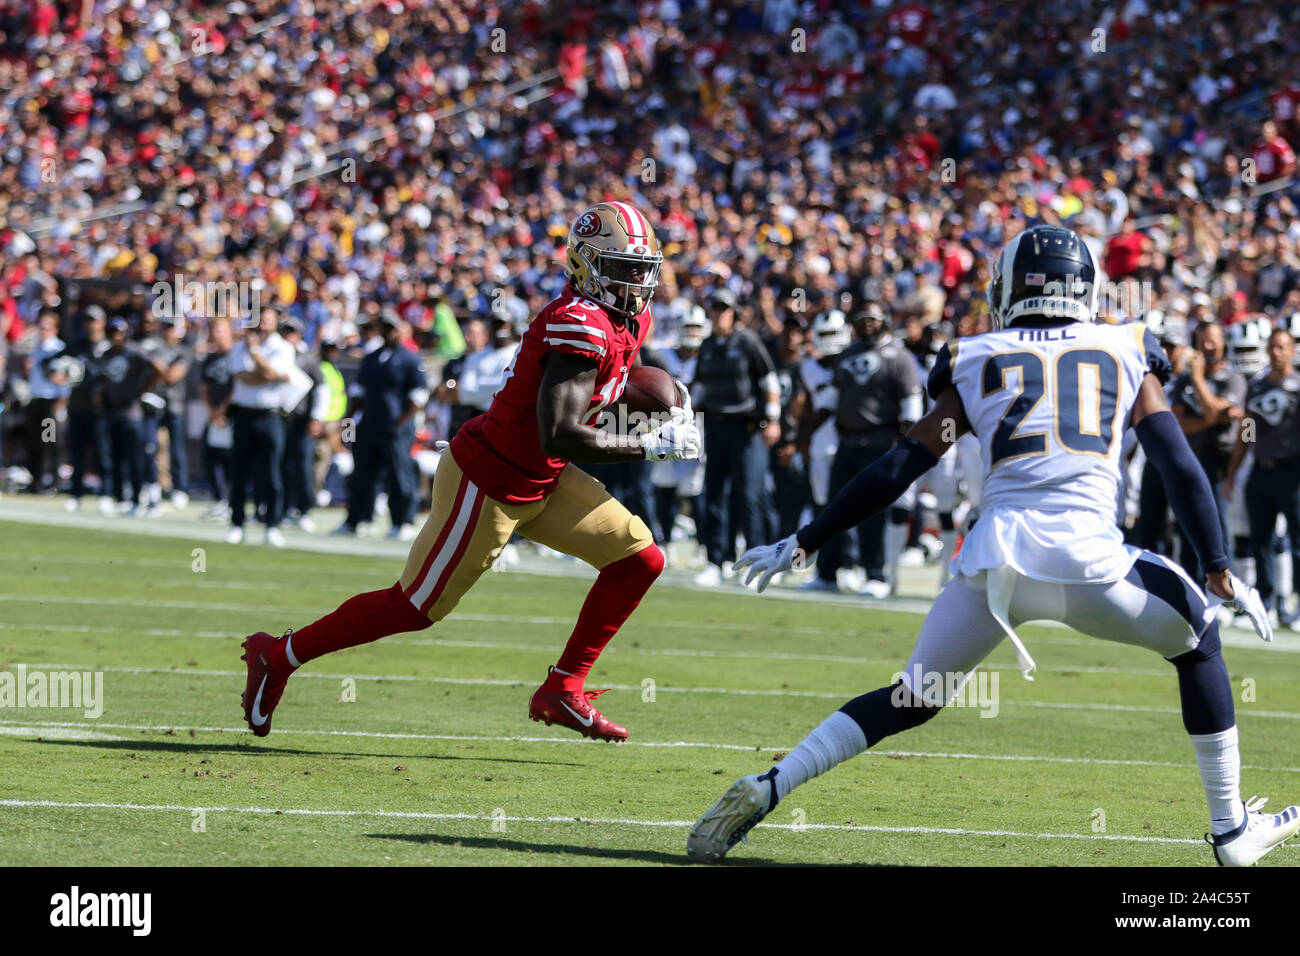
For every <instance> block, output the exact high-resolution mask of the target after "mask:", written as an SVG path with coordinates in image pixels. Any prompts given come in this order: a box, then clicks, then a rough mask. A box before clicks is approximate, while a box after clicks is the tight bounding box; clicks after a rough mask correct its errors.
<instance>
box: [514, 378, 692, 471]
mask: <svg viewBox="0 0 1300 956" xmlns="http://www.w3.org/2000/svg"><path fill="white" fill-rule="evenodd" d="M597 372H598V369H597V367H596V364H595V363H594V362H591V361H589V360H587V359H585V358H583V357H582V356H579V355H570V354H569V353H567V352H551V353H549V354H548V355H547V357H546V372H545V374H544V375H543V376H542V384H541V387H540V389H539V390H538V395H537V428H538V437H539V439H540V441H541V446H542V451H544V452H545V453H546V454H547V455H549V456H550V457H551V458H562V459H564V460H565V461H571V462H575V463H578V464H583V463H592V464H602V463H604V464H613V463H615V462H620V461H636V460H637V459H640V458H648V459H650V460H652V461H665V460H667V459H670V458H698V457H699V456H700V434H699V431H698V430H697V429H696V427H695V423H694V422H693V421H688V413H687V412H686V411H684V410H682V409H674V410H673V414H672V417H671V420H670V421H669V422H667V423H666V424H663V425H660V426H659V427H658V428H655V429H653V430H652V431H650V432H648V433H646V434H642V435H621V434H618V433H617V432H614V431H610V430H607V429H605V430H602V429H596V428H592V427H591V426H589V425H585V424H583V422H584V420H585V419H586V418H587V416H588V414H589V412H590V409H591V396H592V394H593V393H594V392H595V386H596V375H597Z"/></svg>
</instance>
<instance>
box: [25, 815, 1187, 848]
mask: <svg viewBox="0 0 1300 956" xmlns="http://www.w3.org/2000/svg"><path fill="white" fill-rule="evenodd" d="M0 807H15V808H36V809H61V810H145V811H151V810H152V811H163V812H167V813H173V812H183V813H193V812H194V811H195V810H202V811H204V812H205V813H245V814H255V815H259V816H303V817H379V818H381V819H396V820H492V819H494V818H493V817H492V816H490V815H488V814H485V813H433V812H428V811H418V810H310V809H298V808H288V809H284V808H276V807H194V806H184V805H181V804H148V803H73V802H63V801H59V800H0ZM495 819H497V820H500V819H505V820H506V821H507V822H510V823H590V824H598V825H601V826H629V827H671V828H673V829H677V828H686V827H690V826H692V825H693V824H694V823H695V821H694V820H625V819H618V818H614V819H610V818H606V817H578V816H574V817H504V818H502V817H496V818H495ZM763 826H764V827H766V828H768V829H771V830H799V831H803V830H829V831H837V832H843V833H905V834H916V835H921V836H928V835H935V836H974V837H1019V838H1021V839H1027V840H1098V841H1109V842H1112V843H1169V844H1177V845H1180V846H1185V845H1191V846H1195V845H1196V844H1199V843H1201V842H1203V841H1201V840H1191V839H1184V838H1178V837H1155V836H1124V835H1121V834H1117V833H1114V834H1113V833H1021V832H1019V831H1016V830H965V829H959V828H957V827H879V826H865V825H857V824H851V823H807V824H796V823H765V824H763ZM682 859H686V855H685V854H682Z"/></svg>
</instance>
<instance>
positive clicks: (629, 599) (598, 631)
mask: <svg viewBox="0 0 1300 956" xmlns="http://www.w3.org/2000/svg"><path fill="white" fill-rule="evenodd" d="M663 569H664V555H663V552H662V551H660V550H659V549H658V548H657V547H656V546H655V545H653V544H651V545H648V546H647V547H644V548H642V549H641V550H640V551H638V552H637V553H636V554H634V555H631V556H630V557H626V558H623V559H621V560H619V561H615V562H614V563H613V564H607V565H606V566H605V567H603V568H601V571H600V574H599V575H597V577H596V583H595V584H593V585H592V586H591V590H590V591H588V592H587V599H586V600H585V601H584V602H583V604H582V610H581V611H580V612H579V613H578V622H577V624H575V625H574V628H573V634H571V635H570V636H569V641H568V643H567V644H565V645H564V653H563V654H561V655H560V659H559V661H557V662H556V664H555V668H554V669H553V670H552V671H551V673H550V674H549V675H548V676H547V678H546V683H545V685H543V686H544V687H545V688H546V689H547V690H572V691H580V690H582V688H583V687H584V686H585V684H586V681H587V674H589V673H590V672H591V666H592V665H593V664H595V663H596V658H598V657H599V656H600V652H601V651H603V650H604V649H605V645H606V644H608V643H609V642H610V640H611V639H612V638H613V637H614V635H615V634H617V633H618V629H619V628H620V627H622V626H623V622H624V621H626V620H627V619H628V617H630V616H631V614H632V612H633V611H635V610H636V607H637V605H638V604H640V603H641V598H642V597H644V596H645V593H646V591H648V590H650V585H652V584H654V582H655V578H657V577H659V573H660V572H661V571H663Z"/></svg>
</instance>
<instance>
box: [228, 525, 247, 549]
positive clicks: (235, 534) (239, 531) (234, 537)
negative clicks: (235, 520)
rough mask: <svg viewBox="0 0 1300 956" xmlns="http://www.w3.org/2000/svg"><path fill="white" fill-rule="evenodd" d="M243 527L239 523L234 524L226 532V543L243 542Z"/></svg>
mask: <svg viewBox="0 0 1300 956" xmlns="http://www.w3.org/2000/svg"><path fill="white" fill-rule="evenodd" d="M243 543H244V529H243V527H242V526H241V525H234V526H233V527H231V529H230V530H229V531H227V532H226V544H243Z"/></svg>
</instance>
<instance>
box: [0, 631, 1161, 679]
mask: <svg viewBox="0 0 1300 956" xmlns="http://www.w3.org/2000/svg"><path fill="white" fill-rule="evenodd" d="M0 630H8V631H23V630H30V631H55V632H66V633H70V634H144V635H148V636H150V637H195V638H204V639H217V640H226V641H234V640H238V639H239V638H241V637H242V636H243V635H239V634H235V633H232V632H230V631H184V630H181V629H179V628H136V627H107V626H103V625H94V624H5V623H0ZM386 640H388V641H389V642H391V643H394V644H404V645H412V646H417V647H454V648H470V649H483V650H506V651H535V652H537V653H539V654H554V653H555V650H556V645H555V644H554V642H550V643H546V644H524V643H518V644H514V643H508V642H503V641H456V640H449V639H448V640H442V639H437V638H415V637H402V636H400V635H398V636H394V637H391V638H386ZM605 653H606V654H619V655H620V656H632V655H638V656H646V657H687V658H703V659H706V660H707V659H718V660H751V661H796V662H798V661H804V662H810V663H826V664H883V665H898V666H901V665H902V664H903V663H906V662H905V661H902V660H901V659H900V658H895V657H888V658H885V657H876V658H873V657H841V656H837V655H833V654H783V653H780V652H778V651H768V652H762V651H717V650H701V649H689V648H666V647H656V648H648V647H628V646H626V645H623V646H618V645H615V646H612V647H609V648H607V649H606V650H605ZM1013 669H1014V661H1011V660H1008V661H1007V662H1006V663H1005V670H1007V671H1012V670H1013ZM1039 670H1041V671H1047V672H1053V673H1057V672H1059V673H1066V674H1068V673H1080V674H1126V675H1131V676H1139V677H1165V676H1168V675H1169V674H1172V673H1173V671H1172V670H1171V669H1169V668H1140V667H1138V668H1135V667H1103V666H1084V665H1078V666H1069V665H1059V666H1043V667H1040V668H1039Z"/></svg>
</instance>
